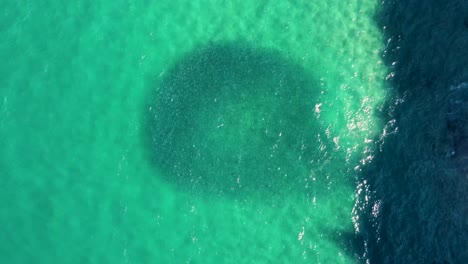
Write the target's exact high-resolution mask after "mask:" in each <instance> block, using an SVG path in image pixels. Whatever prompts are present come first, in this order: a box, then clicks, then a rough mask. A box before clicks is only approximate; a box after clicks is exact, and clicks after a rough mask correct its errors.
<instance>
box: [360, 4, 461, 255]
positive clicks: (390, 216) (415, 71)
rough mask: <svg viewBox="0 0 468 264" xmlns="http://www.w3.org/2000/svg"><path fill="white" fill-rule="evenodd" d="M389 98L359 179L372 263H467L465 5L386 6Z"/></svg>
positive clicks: (381, 17) (384, 23)
mask: <svg viewBox="0 0 468 264" xmlns="http://www.w3.org/2000/svg"><path fill="white" fill-rule="evenodd" d="M376 21H377V22H378V23H379V24H380V26H381V28H382V29H383V33H384V35H385V40H386V49H385V51H384V52H383V54H382V56H383V58H384V60H385V62H386V64H387V66H388V67H389V68H390V69H391V74H390V75H389V80H390V82H391V84H392V92H393V98H392V99H390V100H389V101H388V102H387V106H386V108H385V110H383V111H382V118H383V119H384V120H386V122H387V125H386V128H385V130H386V133H388V134H391V136H389V137H386V138H385V139H380V140H379V139H377V142H378V143H377V144H376V148H377V149H379V151H378V153H376V158H375V160H374V162H373V164H372V165H371V166H370V167H368V168H367V170H366V171H365V172H364V173H363V175H362V181H363V182H365V183H363V184H364V185H365V186H367V187H366V188H365V189H366V192H365V193H366V194H367V195H369V196H370V197H371V199H370V200H369V201H368V202H366V201H365V199H364V196H362V197H361V205H362V209H363V215H364V219H365V220H363V222H362V225H363V226H365V228H364V230H365V231H364V232H363V233H364V234H365V235H364V236H365V239H364V240H365V243H366V249H367V252H366V253H365V255H366V257H365V259H368V260H369V262H370V263H467V261H468V1H463V0H454V1H451V0H449V1H439V0H435V1H414V0H413V1H411V0H410V1H384V2H383V4H382V10H381V12H380V14H379V15H378V16H377V17H376Z"/></svg>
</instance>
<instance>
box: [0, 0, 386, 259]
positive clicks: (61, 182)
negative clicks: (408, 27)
mask: <svg viewBox="0 0 468 264" xmlns="http://www.w3.org/2000/svg"><path fill="white" fill-rule="evenodd" d="M378 7H379V6H378V5H377V2H373V1H366V2H364V3H363V2H361V1H346V2H343V1H304V2H302V1H289V2H288V1H282V2H281V3H270V2H268V1H259V2H256V3H250V2H249V1H228V2H224V3H217V2H214V1H186V2H184V1H182V2H181V1H178V2H177V3H175V2H174V1H157V2H156V1H155V2H148V1H146V2H143V1H142V2H137V3H128V2H125V1H112V2H109V1H108V2H105V1H102V2H96V1H93V2H85V1H82V2H80V3H66V4H65V3H63V4H60V3H51V2H48V3H47V2H46V3H40V4H39V3H35V2H28V1H24V2H17V1H15V2H14V1H9V2H7V3H5V4H4V8H2V13H1V15H0V19H1V20H0V21H1V23H0V25H1V26H0V30H1V33H2V35H3V36H6V37H4V39H5V40H6V41H2V42H1V44H0V56H1V57H2V59H3V63H2V64H1V65H0V73H1V75H2V76H6V78H1V79H0V87H2V89H1V94H0V96H1V97H0V98H1V99H2V101H1V105H0V111H1V112H0V136H1V138H3V139H5V140H2V141H0V142H1V143H0V144H1V145H0V146H1V150H0V153H1V155H0V173H1V174H2V181H3V184H2V186H3V191H2V192H1V193H0V198H1V200H2V201H4V206H2V207H1V209H0V221H1V222H0V224H1V225H0V226H1V229H0V230H1V232H2V234H3V235H2V236H3V237H4V238H5V239H4V240H3V242H2V243H1V244H0V253H1V259H2V262H8V263H24V262H35V263H50V262H62V263H67V262H68V263H102V262H117V263H145V262H156V263H215V262H216V263H219V262H223V263H233V262H236V263H239V262H241V263H242V262H245V263H252V262H255V263H271V262H277V263H298V262H299V263H300V262H306V263H358V262H359V261H360V258H359V257H360V256H362V255H363V254H364V252H370V251H372V249H373V248H372V247H371V246H370V245H369V243H374V244H375V245H377V244H378V243H377V242H376V241H373V240H372V239H373V237H372V236H371V235H370V236H367V234H372V233H373V232H374V231H375V232H378V231H379V230H378V229H376V228H374V227H372V226H366V225H365V223H361V220H362V219H366V217H365V208H366V205H368V204H367V203H362V204H363V208H364V209H362V211H360V207H359V205H360V203H361V202H362V201H363V199H364V200H366V198H365V197H363V198H362V199H361V198H359V197H361V196H359V194H360V193H362V191H360V190H361V188H362V186H363V184H362V183H363V180H368V181H366V183H367V182H372V178H366V177H367V176H366V174H364V173H363V170H362V169H363V168H364V169H365V168H366V167H365V165H367V164H368V163H369V161H370V160H372V159H373V157H374V149H378V147H377V145H379V144H380V143H379V144H375V142H378V140H377V139H379V138H381V135H382V132H381V131H382V129H383V128H384V124H385V123H386V122H387V117H386V116H385V117H382V116H381V115H382V114H381V111H384V112H385V113H387V110H386V109H385V108H383V107H382V106H383V103H384V99H385V95H386V94H387V93H388V88H389V87H390V85H389V84H388V83H387V82H386V80H385V77H386V76H387V74H388V72H390V70H388V69H387V66H388V65H390V64H388V63H387V64H386V61H385V60H384V59H382V58H381V52H382V50H383V48H384V45H383V43H385V41H384V40H385V38H386V37H387V36H386V35H382V32H380V31H379V26H378V25H377V24H376V21H375V20H374V19H375V17H374V16H375V15H376V14H377V8H378ZM239 42H240V43H247V44H245V45H247V46H251V47H255V49H258V50H260V51H263V50H267V51H268V52H270V51H271V52H273V53H274V54H278V55H277V56H278V58H279V59H278V60H279V61H281V62H284V65H285V66H281V67H286V68H287V69H288V70H283V72H287V73H288V74H287V75H288V76H296V74H297V75H300V76H304V77H303V78H305V79H312V80H313V81H311V82H310V84H311V85H310V86H309V85H300V87H302V88H301V89H303V91H304V93H305V94H308V93H309V92H310V95H311V96H312V97H313V103H310V102H309V101H307V100H305V99H304V98H302V96H300V97H301V100H304V102H306V103H304V104H305V105H308V104H310V106H311V109H309V111H310V112H311V113H312V114H311V113H310V112H309V113H305V114H304V116H305V117H306V116H310V117H308V118H301V116H300V115H298V114H294V115H293V116H292V117H288V118H286V117H287V115H285V116H282V115H279V117H278V118H273V117H276V116H274V115H273V113H275V111H278V110H277V109H278V108H279V107H278V105H279V106H284V105H288V104H287V103H284V101H281V100H283V99H281V100H279V102H278V101H277V100H276V101H275V100H270V99H268V97H267V98H266V99H264V100H262V101H260V102H254V103H249V104H245V105H241V106H239V107H234V109H233V110H232V111H230V110H223V111H224V112H222V111H221V110H220V111H221V112H220V111H212V112H213V113H215V114H216V113H230V114H231V116H232V117H230V119H229V118H228V121H229V120H236V117H237V116H238V117H239V118H240V119H241V121H242V122H239V123H235V122H233V128H231V130H229V131H230V132H226V133H224V134H223V133H221V134H219V133H216V132H213V131H214V130H209V129H207V128H206V127H208V126H209V122H200V123H202V128H201V129H200V131H201V132H198V133H195V134H192V133H188V135H195V140H196V141H194V142H199V141H201V142H202V143H205V144H206V145H208V146H210V147H215V148H214V149H213V148H208V150H206V151H205V152H204V153H208V154H212V153H215V155H214V156H216V157H217V156H219V155H226V157H228V158H229V157H230V156H229V152H226V150H225V148H221V147H220V145H219V144H220V142H223V143H224V145H226V146H228V147H232V148H234V149H236V150H238V149H239V147H238V145H236V144H239V143H238V142H239V137H241V138H245V142H249V141H251V140H253V141H254V142H255V144H254V146H255V148H254V151H251V150H247V151H246V152H247V156H248V155H254V154H255V153H256V150H255V149H257V150H258V149H259V150H261V151H264V152H267V151H266V150H268V148H267V147H265V145H263V143H262V142H264V141H262V140H263V139H264V138H263V137H262V136H258V135H257V134H253V133H252V132H249V131H250V130H249V129H248V128H250V127H251V126H252V124H259V123H258V122H256V121H252V116H254V117H255V116H256V114H258V113H259V114H258V116H260V117H265V118H267V119H268V118H269V119H270V120H272V121H269V123H268V124H267V125H265V124H263V123H260V124H259V127H260V128H270V127H271V128H272V129H275V128H284V129H285V131H279V132H280V133H282V132H284V133H285V135H287V133H288V132H291V131H294V129H292V128H294V127H296V128H297V127H299V128H303V129H301V132H304V131H302V130H307V129H308V127H309V126H311V127H312V128H311V130H312V131H313V132H314V133H313V135H312V133H311V135H308V138H310V139H309V143H307V144H306V145H307V147H308V148H309V149H313V151H312V153H314V155H312V157H311V158H310V159H311V160H313V161H314V165H313V166H311V167H310V168H307V166H310V165H305V167H301V166H303V165H300V166H296V165H295V164H297V161H296V160H295V159H293V158H292V157H295V156H294V155H292V154H291V155H287V154H284V153H289V148H283V149H285V150H283V149H282V151H281V153H282V154H283V155H285V157H286V158H284V159H283V158H281V159H276V160H273V161H272V163H271V166H273V165H278V168H280V167H283V168H285V170H286V171H285V173H289V174H291V175H295V176H296V177H297V175H305V176H301V178H300V179H299V181H297V179H295V180H293V181H291V182H293V183H294V184H292V185H291V182H290V181H278V182H276V181H274V182H275V185H274V190H276V189H277V190H279V191H278V192H273V191H272V190H271V188H270V189H268V188H266V189H263V190H261V191H258V192H252V191H250V192H245V191H244V189H243V187H239V188H240V189H241V190H239V192H233V193H231V194H225V193H219V192H218V190H219V189H220V186H227V185H223V184H224V183H225V182H229V181H230V179H229V178H225V177H223V176H222V175H223V174H222V171H221V172H220V171H219V170H220V168H223V166H222V164H223V163H221V165H216V166H213V164H212V162H209V161H212V160H216V159H212V160H209V159H208V162H207V161H203V160H202V161H199V162H197V163H196V170H195V172H198V174H201V175H209V177H210V178H209V179H210V180H209V184H207V185H204V187H199V186H196V185H191V184H190V181H187V179H191V178H190V176H184V177H183V178H182V181H181V180H180V178H179V180H173V179H174V178H175V179H177V178H176V177H171V175H170V172H167V171H164V166H161V165H160V164H158V163H156V164H155V162H154V157H153V155H154V152H155V151H156V152H157V151H158V148H157V146H156V147H155V146H153V145H152V144H150V143H148V141H151V139H152V137H151V135H152V132H151V131H155V130H151V129H150V128H149V127H151V125H148V119H150V120H151V118H153V117H154V115H155V113H154V112H153V109H157V108H158V106H157V105H154V104H155V102H157V100H158V98H160V96H159V95H160V94H161V93H160V91H161V89H162V90H164V89H165V87H167V85H166V86H165V84H166V83H168V81H167V80H168V79H169V80H170V79H171V76H173V75H171V73H172V72H173V71H174V68H176V67H177V65H180V64H179V63H180V62H181V61H184V60H186V58H187V56H190V54H193V52H194V51H195V50H197V49H200V48H202V47H207V46H209V45H213V43H214V44H215V45H216V44H217V43H239ZM268 52H267V53H268ZM217 54H219V53H216V52H215V53H214V57H215V58H216V56H217ZM255 54H256V53H255ZM252 56H253V57H255V55H249V56H246V58H251V57H252ZM219 57H220V58H221V59H222V58H226V56H222V55H221V54H220V55H219ZM260 58H261V59H260V60H261V61H268V60H269V59H265V56H260ZM273 64H274V63H273ZM249 65H252V64H249ZM249 67H252V68H255V67H253V66H249ZM281 67H279V68H278V67H276V66H270V67H267V72H268V74H271V73H272V72H273V71H274V70H275V69H284V68H281ZM292 69H300V70H292ZM184 73H187V74H188V77H189V80H191V79H190V77H193V78H195V77H196V76H194V75H195V74H194V72H193V71H189V70H187V71H182V74H184ZM243 73H244V72H243V70H240V71H239V75H241V76H242V74H243ZM268 74H267V75H268ZM207 79H208V80H209V79H210V78H207ZM265 79H266V81H260V82H259V83H260V84H258V83H257V84H254V85H253V86H254V88H255V89H253V90H255V91H262V90H263V89H259V88H258V87H264V86H265V85H262V84H264V83H265V82H266V83H267V84H269V83H275V84H276V82H275V81H274V78H273V80H271V78H269V77H267V78H265ZM239 80H241V81H238V82H237V83H238V86H241V89H247V88H245V87H244V86H246V85H245V84H244V83H243V80H244V79H243V78H239ZM169 83H170V81H169ZM289 83H292V84H295V83H296V81H290V82H289ZM306 83H309V82H306ZM266 86H270V85H266ZM293 86H295V85H293ZM281 87H282V86H281ZM178 89H181V88H178ZM289 90H293V89H287V88H281V91H282V92H283V93H284V96H282V97H281V98H296V97H298V95H297V94H293V93H291V94H288V93H287V92H288V91H289ZM246 91H247V90H246ZM203 93H206V91H204V92H193V95H194V96H195V98H197V96H199V95H204V94H203ZM163 94H164V93H163ZM166 95H167V93H166ZM210 96H212V94H211V93H210V94H209V95H207V96H206V97H207V98H210ZM233 96H234V97H235V96H237V95H236V94H233ZM231 97H232V96H228V99H229V98H231ZM153 98H154V100H153ZM305 98H307V97H305ZM197 105H201V106H203V107H202V109H208V110H207V111H205V113H210V111H209V109H213V108H212V107H213V106H212V105H211V104H209V103H208V102H207V101H206V102H205V101H203V100H202V102H201V103H199V104H197ZM231 105H234V106H235V104H233V103H227V104H223V106H226V107H228V106H231ZM252 105H253V106H252ZM150 107H152V108H151V109H150ZM251 107H253V108H251ZM246 108H247V109H246ZM280 108H281V107H280ZM284 109H286V110H283V111H286V112H287V111H288V109H287V107H286V108H284ZM160 110H161V109H160ZM162 110H163V112H164V110H165V108H164V109H162ZM295 111H302V110H294V111H292V113H296V112H295ZM280 112H281V111H280ZM197 113H200V111H198V112H197ZM202 113H203V112H202ZM198 115H199V114H197V118H200V120H205V119H203V118H204V117H203V115H202V116H201V117H199V116H198ZM169 116H170V115H169ZM206 119H208V120H210V119H209V118H206ZM282 120H286V124H287V125H286V126H284V125H282ZM274 121H276V122H277V126H276V125H275V122H274ZM311 124H313V125H311ZM203 125H205V126H206V127H205V128H203ZM188 127H191V126H188ZM192 127H193V126H192ZM288 128H291V130H289V131H288ZM148 131H150V132H148ZM181 131H185V130H183V129H182V130H181ZM206 131H207V132H208V133H207V132H206ZM236 131H246V132H245V133H243V134H240V135H241V136H239V135H237V134H236ZM209 132H212V133H209ZM156 134H157V133H156ZM275 135H276V134H275ZM185 136H186V135H185ZM279 137H280V135H279V133H278V135H277V137H276V136H275V137H273V139H272V140H274V139H279ZM301 137H302V138H303V137H306V136H304V135H302V136H301ZM291 138H293V139H296V138H295V137H293V136H291ZM184 140H186V141H187V142H189V143H190V142H192V141H193V140H188V139H184ZM207 142H214V143H213V144H207ZM320 142H326V143H324V144H323V145H321V144H320ZM315 143H317V144H315ZM248 145H249V144H248V143H242V144H240V146H248ZM323 146H326V147H325V148H322V147H323ZM240 149H243V148H240ZM168 153H178V152H168ZM291 153H294V152H293V151H291ZM182 158H183V159H181V160H179V158H177V159H171V160H170V161H168V162H170V163H173V164H186V163H184V159H185V160H189V161H190V156H182ZM260 161H262V162H260V163H261V164H264V163H265V162H264V160H262V159H260ZM293 161H294V162H293ZM295 162H296V163H295ZM277 163H278V164H277ZM299 164H302V163H299ZM259 167H260V168H262V166H259ZM275 167H276V166H275ZM233 168H234V169H232V170H236V169H237V171H240V172H239V174H240V175H242V176H244V177H252V176H251V175H252V174H254V173H258V172H257V171H255V169H252V168H255V166H252V165H243V164H241V165H238V166H233ZM186 171H187V170H186V169H185V170H184V172H186ZM252 171H253V173H252ZM259 171H260V172H261V173H264V174H265V175H266V176H264V177H266V179H268V176H269V175H268V173H265V171H268V170H267V169H266V168H262V169H259ZM218 174H221V177H220V176H217V175H218ZM274 175H281V174H278V173H277V172H275V174H274ZM193 178H194V179H196V178H197V175H193ZM211 179H216V180H218V179H220V180H221V181H222V183H221V185H220V184H218V183H212V181H211ZM251 179H254V178H251ZM275 179H276V178H275ZM253 182H256V181H253ZM193 186H195V188H192V187H193ZM251 186H255V188H257V185H256V184H253V185H251ZM223 188H225V187H222V188H221V189H223ZM255 188H254V189H255ZM187 189H189V190H187ZM368 189H369V188H368ZM284 190H287V191H284ZM385 191H392V190H385ZM356 197H358V198H359V199H357V200H356ZM372 197H374V196H372ZM379 198H380V197H379V196H375V200H378V199H379ZM369 204H372V203H369ZM361 214H362V215H361ZM356 230H359V233H358V235H355V233H356ZM364 244H366V245H367V247H366V246H364ZM368 255H370V253H368V254H367V256H368ZM363 259H364V260H365V258H363Z"/></svg>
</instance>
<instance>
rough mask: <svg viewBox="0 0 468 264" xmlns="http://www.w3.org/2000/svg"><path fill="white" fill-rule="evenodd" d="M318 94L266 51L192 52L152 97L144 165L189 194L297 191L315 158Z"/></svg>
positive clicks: (219, 47)
mask: <svg viewBox="0 0 468 264" xmlns="http://www.w3.org/2000/svg"><path fill="white" fill-rule="evenodd" d="M317 87H318V86H317V84H316V82H315V81H314V80H313V79H312V78H311V77H310V74H308V73H307V72H305V71H304V70H303V69H302V68H301V67H299V66H298V65H297V64H295V63H294V62H292V61H289V60H288V59H286V58H284V57H283V56H281V54H279V53H277V52H276V51H273V50H267V49H262V48H256V47H252V46H250V45H248V44H246V43H242V42H236V43H223V44H209V45H207V46H205V47H201V48H198V49H195V50H194V51H193V52H191V53H189V54H187V55H186V56H184V57H183V58H182V59H181V60H179V61H178V62H177V63H176V64H175V66H174V67H172V69H171V70H170V71H168V72H167V73H166V74H165V75H164V78H163V80H162V81H161V82H160V83H159V84H158V85H157V89H156V90H155V93H154V96H152V99H151V100H152V102H150V105H151V108H150V109H151V110H150V112H149V118H148V122H147V126H148V128H147V135H146V136H147V138H148V139H149V144H148V147H149V148H150V150H149V153H150V157H151V162H152V163H153V165H154V166H155V167H156V168H157V170H159V171H160V172H161V174H162V175H163V176H164V177H165V179H166V180H167V181H169V182H172V183H174V184H175V185H176V186H177V187H179V188H182V189H183V190H189V191H194V192H200V191H201V192H207V193H214V194H233V195H239V194H240V193H244V192H258V191H264V190H268V191H269V192H270V193H282V192H287V191H288V190H291V188H295V187H294V186H300V185H301V184H302V185H303V183H302V180H303V179H304V178H307V176H308V175H309V173H310V170H311V169H312V168H313V166H315V164H311V163H310V161H312V160H315V161H317V160H318V159H319V158H318V156H319V152H320V151H319V148H320V142H318V140H317V135H318V134H321V133H320V129H319V126H318V123H317V122H316V120H315V116H314V111H313V109H314V105H315V103H316V102H317V96H318V94H317V89H316V88H317ZM322 139H325V137H322ZM323 143H324V142H322V144H323Z"/></svg>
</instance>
